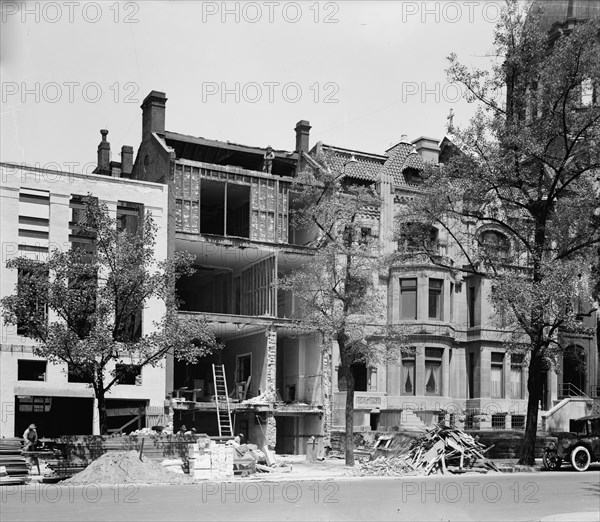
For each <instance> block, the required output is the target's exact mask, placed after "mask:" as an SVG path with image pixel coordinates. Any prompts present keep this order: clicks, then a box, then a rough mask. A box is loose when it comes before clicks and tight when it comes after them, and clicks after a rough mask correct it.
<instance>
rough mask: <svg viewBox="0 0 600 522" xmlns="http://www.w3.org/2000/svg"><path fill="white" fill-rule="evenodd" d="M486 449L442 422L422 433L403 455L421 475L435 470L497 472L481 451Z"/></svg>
mask: <svg viewBox="0 0 600 522" xmlns="http://www.w3.org/2000/svg"><path fill="white" fill-rule="evenodd" d="M491 447H492V446H490V447H489V448H486V447H485V446H484V445H483V444H480V443H479V442H477V441H476V440H475V439H474V438H473V437H472V436H471V435H469V434H467V433H465V432H464V431H462V430H459V429H458V428H453V427H450V426H447V425H445V424H434V426H433V428H431V429H428V430H427V432H426V433H425V435H423V436H422V437H420V438H419V439H417V440H415V441H414V442H413V443H412V444H411V447H410V449H409V451H408V453H407V454H406V455H405V462H406V463H407V464H408V465H409V466H411V467H412V468H413V469H415V470H423V471H424V474H425V475H430V474H431V473H433V472H438V473H442V474H444V473H447V472H450V473H464V472H465V471H467V470H470V471H482V472H486V471H487V470H493V471H498V468H497V467H496V465H495V464H494V463H493V462H492V461H491V460H489V459H487V458H485V457H484V454H485V453H486V452H487V451H488V450H489V449H490V448H491Z"/></svg>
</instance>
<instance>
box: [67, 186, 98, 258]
mask: <svg viewBox="0 0 600 522" xmlns="http://www.w3.org/2000/svg"><path fill="white" fill-rule="evenodd" d="M85 199H86V196H81V195H77V194H73V195H71V201H70V202H69V208H70V212H71V219H70V221H69V228H70V233H69V241H70V242H71V248H73V249H78V250H81V251H83V252H88V253H90V254H91V253H93V252H94V250H95V248H96V247H95V244H94V243H95V239H96V234H95V233H94V232H93V231H91V230H86V229H85V209H86V202H85ZM93 199H94V201H96V202H97V198H93Z"/></svg>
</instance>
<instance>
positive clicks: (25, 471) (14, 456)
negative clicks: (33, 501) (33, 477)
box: [0, 438, 29, 486]
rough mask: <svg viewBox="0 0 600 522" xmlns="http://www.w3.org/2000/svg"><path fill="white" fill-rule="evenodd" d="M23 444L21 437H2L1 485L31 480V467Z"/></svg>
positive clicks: (0, 442)
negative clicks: (24, 454)
mask: <svg viewBox="0 0 600 522" xmlns="http://www.w3.org/2000/svg"><path fill="white" fill-rule="evenodd" d="M21 446H22V444H21V439H18V438H5V439H0V485H5V486H8V485H17V484H25V483H26V482H27V481H28V480H29V467H28V466H27V461H26V459H25V458H24V457H23V456H22V452H21Z"/></svg>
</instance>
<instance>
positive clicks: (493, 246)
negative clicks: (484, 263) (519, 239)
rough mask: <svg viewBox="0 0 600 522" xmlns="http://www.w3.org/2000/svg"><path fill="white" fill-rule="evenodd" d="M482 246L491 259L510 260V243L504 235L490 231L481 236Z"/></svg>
mask: <svg viewBox="0 0 600 522" xmlns="http://www.w3.org/2000/svg"><path fill="white" fill-rule="evenodd" d="M481 245H482V247H483V250H484V251H485V253H486V255H487V256H488V257H489V258H490V259H498V260H500V261H507V260H508V257H509V253H510V241H509V240H508V238H507V237H506V236H505V235H504V234H502V233H500V232H496V231H495V230H488V231H486V232H484V233H483V234H482V235H481Z"/></svg>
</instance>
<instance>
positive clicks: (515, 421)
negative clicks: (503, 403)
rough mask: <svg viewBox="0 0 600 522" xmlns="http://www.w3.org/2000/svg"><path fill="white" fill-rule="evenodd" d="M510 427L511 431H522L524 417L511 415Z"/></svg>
mask: <svg viewBox="0 0 600 522" xmlns="http://www.w3.org/2000/svg"><path fill="white" fill-rule="evenodd" d="M510 427H511V429H513V430H524V429H525V415H511V417H510Z"/></svg>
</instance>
